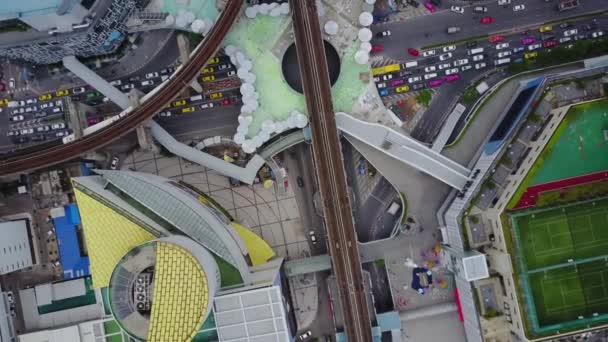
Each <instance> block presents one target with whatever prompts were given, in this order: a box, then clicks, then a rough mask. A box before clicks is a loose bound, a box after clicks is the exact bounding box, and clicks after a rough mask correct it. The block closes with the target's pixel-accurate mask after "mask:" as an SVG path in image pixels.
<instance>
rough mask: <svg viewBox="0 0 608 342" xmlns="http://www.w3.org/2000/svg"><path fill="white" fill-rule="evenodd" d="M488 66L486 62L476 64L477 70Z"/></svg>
mask: <svg viewBox="0 0 608 342" xmlns="http://www.w3.org/2000/svg"><path fill="white" fill-rule="evenodd" d="M485 67H486V63H483V62H482V63H477V64H475V70H479V69H483V68H485Z"/></svg>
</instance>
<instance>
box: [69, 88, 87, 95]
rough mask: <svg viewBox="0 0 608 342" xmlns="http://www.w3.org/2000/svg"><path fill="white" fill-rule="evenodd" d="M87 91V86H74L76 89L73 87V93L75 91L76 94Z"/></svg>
mask: <svg viewBox="0 0 608 342" xmlns="http://www.w3.org/2000/svg"><path fill="white" fill-rule="evenodd" d="M85 91H87V90H86V88H85V87H78V88H74V89H72V93H73V94H74V95H78V94H82V93H84V92H85Z"/></svg>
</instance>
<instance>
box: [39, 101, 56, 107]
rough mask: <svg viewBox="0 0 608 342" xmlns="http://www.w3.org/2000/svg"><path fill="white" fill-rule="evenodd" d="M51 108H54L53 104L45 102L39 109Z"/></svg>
mask: <svg viewBox="0 0 608 342" xmlns="http://www.w3.org/2000/svg"><path fill="white" fill-rule="evenodd" d="M53 106H54V104H53V102H45V103H43V104H41V105H40V109H46V108H51V107H53Z"/></svg>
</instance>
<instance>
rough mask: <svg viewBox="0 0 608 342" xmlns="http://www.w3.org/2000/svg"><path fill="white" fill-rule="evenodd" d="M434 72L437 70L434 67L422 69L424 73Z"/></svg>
mask: <svg viewBox="0 0 608 342" xmlns="http://www.w3.org/2000/svg"><path fill="white" fill-rule="evenodd" d="M435 70H437V68H436V67H435V66H434V65H431V66H428V67H426V68H424V72H433V71H435Z"/></svg>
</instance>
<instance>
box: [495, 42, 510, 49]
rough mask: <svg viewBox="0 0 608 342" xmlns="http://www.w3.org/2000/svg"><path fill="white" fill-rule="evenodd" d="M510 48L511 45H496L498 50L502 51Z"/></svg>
mask: <svg viewBox="0 0 608 342" xmlns="http://www.w3.org/2000/svg"><path fill="white" fill-rule="evenodd" d="M508 47H509V43H501V44H497V45H496V50H502V49H506V48H508Z"/></svg>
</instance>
